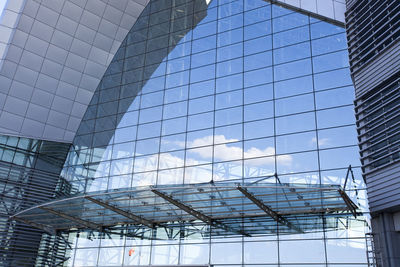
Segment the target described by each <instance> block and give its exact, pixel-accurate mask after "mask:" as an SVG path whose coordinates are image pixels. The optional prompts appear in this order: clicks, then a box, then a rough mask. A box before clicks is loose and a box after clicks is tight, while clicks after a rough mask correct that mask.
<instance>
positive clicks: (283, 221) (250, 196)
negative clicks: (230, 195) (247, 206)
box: [237, 186, 303, 233]
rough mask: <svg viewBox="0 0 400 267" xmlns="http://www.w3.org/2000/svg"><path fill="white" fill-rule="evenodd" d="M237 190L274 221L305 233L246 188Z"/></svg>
mask: <svg viewBox="0 0 400 267" xmlns="http://www.w3.org/2000/svg"><path fill="white" fill-rule="evenodd" d="M237 189H238V190H239V191H240V192H241V193H242V194H243V195H245V196H246V197H247V198H248V199H249V200H250V201H251V202H253V203H254V204H255V205H256V206H257V207H259V208H260V209H262V210H263V211H264V212H265V213H267V214H268V215H269V216H270V217H271V218H272V219H274V220H275V221H276V222H278V223H280V224H283V225H286V226H287V227H289V228H291V229H293V230H296V231H297V232H300V233H303V230H301V229H300V228H298V227H297V226H295V225H293V224H292V223H291V222H289V221H288V220H286V219H285V218H284V217H282V216H281V215H279V214H278V213H277V212H276V211H274V210H273V209H271V208H270V207H268V206H267V205H265V204H264V203H263V202H262V201H261V200H259V199H258V198H256V197H255V196H254V195H253V194H252V193H250V192H249V191H247V189H246V188H244V187H241V186H238V187H237Z"/></svg>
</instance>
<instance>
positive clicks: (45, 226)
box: [9, 217, 57, 236]
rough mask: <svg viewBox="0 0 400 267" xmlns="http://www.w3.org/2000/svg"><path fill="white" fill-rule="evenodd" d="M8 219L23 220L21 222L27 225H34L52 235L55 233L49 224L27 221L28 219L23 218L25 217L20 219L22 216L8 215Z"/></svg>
mask: <svg viewBox="0 0 400 267" xmlns="http://www.w3.org/2000/svg"><path fill="white" fill-rule="evenodd" d="M9 220H16V221H20V222H23V223H25V224H27V225H30V226H32V227H35V228H37V229H40V230H42V231H44V232H46V233H48V234H50V235H54V236H55V235H57V230H56V229H54V228H52V227H50V226H47V225H44V224H41V223H35V222H31V221H28V220H25V219H22V218H19V217H10V219H9Z"/></svg>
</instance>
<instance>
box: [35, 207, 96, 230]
mask: <svg viewBox="0 0 400 267" xmlns="http://www.w3.org/2000/svg"><path fill="white" fill-rule="evenodd" d="M40 208H41V209H42V210H45V211H48V212H50V213H53V214H55V215H57V216H60V217H62V218H65V219H67V220H70V221H73V222H76V223H78V224H80V225H83V226H85V227H87V228H90V229H94V230H98V231H102V227H101V225H99V224H97V223H92V222H89V221H86V220H82V219H79V218H75V217H73V216H71V215H68V214H65V213H63V212H60V211H56V210H53V209H50V208H45V207H40Z"/></svg>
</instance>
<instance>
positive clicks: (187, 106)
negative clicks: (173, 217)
mask: <svg viewBox="0 0 400 267" xmlns="http://www.w3.org/2000/svg"><path fill="white" fill-rule="evenodd" d="M194 8H195V4H194V2H193V6H192V9H193V10H192V12H191V13H190V14H187V15H186V16H188V17H189V18H190V19H191V20H192V22H191V27H192V29H194V27H195V26H194ZM171 16H172V10H171ZM188 33H190V34H191V38H190V41H189V42H190V56H189V68H190V69H189V71H188V75H189V77H188V84H187V98H186V101H187V103H186V129H185V144H184V152H183V167H182V168H181V169H182V172H183V173H182V184H185V173H186V149H187V131H188V124H189V90H190V77H191V65H192V56H191V54H192V40H193V32H192V30H190V31H188V32H187V33H186V35H187V34H188ZM170 34H171V33H170ZM168 39H169V38H168ZM189 42H188V43H189ZM169 45H170V44H169V43H168V50H169ZM168 61H169V60H168V57H167V63H168ZM166 65H167V66H168V64H166ZM165 80H166V79H165ZM164 99H165V89H164V98H163V103H164ZM164 107H165V104H164ZM161 135H162V125H161V134H160V149H161ZM159 155H160V154H159ZM175 169H179V168H175ZM158 171H159V170H158V168H157V172H158ZM184 229H185V228H184ZM181 230H182V229H181ZM185 230H186V229H185ZM181 250H182V238H180V237H179V240H178V264H180V261H181Z"/></svg>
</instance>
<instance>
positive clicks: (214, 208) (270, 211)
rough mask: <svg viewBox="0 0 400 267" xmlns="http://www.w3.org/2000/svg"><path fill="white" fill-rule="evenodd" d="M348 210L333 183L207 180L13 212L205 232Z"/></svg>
mask: <svg viewBox="0 0 400 267" xmlns="http://www.w3.org/2000/svg"><path fill="white" fill-rule="evenodd" d="M348 216H357V206H356V205H355V204H354V203H353V202H352V201H351V200H350V198H349V197H348V196H347V195H346V193H345V192H344V191H343V190H342V189H341V188H340V186H336V185H302V184H273V183H257V184H254V183H253V184H234V183H207V184H190V185H167V186H166V185H163V186H144V187H135V188H127V189H119V190H114V191H106V192H98V193H91V194H81V195H75V196H73V197H69V198H64V199H59V200H56V201H52V202H49V203H45V204H41V205H38V206H35V207H32V208H30V209H27V210H25V211H22V212H20V213H17V214H15V215H14V216H13V218H15V219H19V220H21V221H24V222H26V223H29V224H31V225H32V226H34V227H37V228H41V229H42V230H45V231H47V232H52V233H55V232H56V231H57V230H68V229H72V228H88V229H95V230H99V231H102V230H104V229H106V228H107V227H112V226H115V225H120V224H132V225H137V226H138V227H145V228H156V227H168V228H178V229H180V228H182V227H185V226H190V227H193V226H194V227H200V228H201V229H202V230H201V231H204V233H208V234H214V235H244V236H251V235H253V234H263V233H264V234H265V233H274V232H277V231H279V232H288V233H303V232H308V231H313V230H318V229H322V224H323V223H325V226H328V227H329V226H330V225H331V227H335V223H334V222H332V223H330V222H329V218H333V219H335V218H342V217H348ZM327 219H328V221H327ZM210 230H212V231H210Z"/></svg>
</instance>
